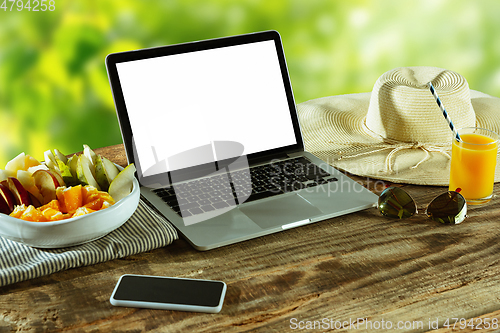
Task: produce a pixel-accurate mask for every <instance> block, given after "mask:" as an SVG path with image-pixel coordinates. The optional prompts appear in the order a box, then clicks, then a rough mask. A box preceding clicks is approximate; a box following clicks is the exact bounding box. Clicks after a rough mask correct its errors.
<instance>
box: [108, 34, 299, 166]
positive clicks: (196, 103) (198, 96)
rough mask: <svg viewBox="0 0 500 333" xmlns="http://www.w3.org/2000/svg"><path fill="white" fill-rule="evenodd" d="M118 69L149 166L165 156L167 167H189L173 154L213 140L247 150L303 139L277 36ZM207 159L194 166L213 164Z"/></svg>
mask: <svg viewBox="0 0 500 333" xmlns="http://www.w3.org/2000/svg"><path fill="white" fill-rule="evenodd" d="M117 71H118V76H119V79H120V84H121V87H122V90H123V96H124V100H125V105H126V107H127V113H128V116H129V119H130V124H131V129H132V134H133V138H134V142H135V147H136V151H137V158H138V160H139V163H140V165H141V169H142V170H148V169H149V168H151V167H152V166H154V165H155V163H157V162H158V161H162V160H163V161H167V170H164V171H173V170H175V169H179V168H184V167H190V166H192V165H188V163H187V162H186V163H185V165H179V164H176V165H175V166H172V165H170V166H169V165H168V158H169V157H171V156H173V155H176V154H178V153H181V152H184V151H187V150H189V149H192V148H196V147H200V146H204V145H207V144H211V143H213V142H214V141H235V142H238V143H240V144H242V145H243V148H244V152H243V154H245V155H248V154H252V153H256V152H262V151H266V150H270V149H274V148H280V147H285V146H289V145H294V144H296V143H297V142H296V138H295V133H294V129H293V125H292V120H291V116H290V110H289V107H288V101H287V97H286V93H285V88H284V83H283V78H282V75H281V70H280V65H279V62H278V56H277V54H276V48H275V45H274V42H273V41H263V42H256V43H250V44H244V45H237V46H230V47H223V48H217V49H210V50H203V51H196V52H191V53H183V54H177V55H169V56H162V57H157V58H151V59H143V60H135V61H129V62H123V63H118V64H117ZM215 155H217V153H216V152H215ZM215 157H216V159H217V156H215ZM230 157H236V156H225V158H230ZM205 159H206V157H201V156H200V158H198V159H197V160H196V161H195V162H193V161H191V162H189V164H202V163H209V162H213V156H212V159H211V160H210V159H208V160H205ZM149 175H152V174H144V176H149Z"/></svg>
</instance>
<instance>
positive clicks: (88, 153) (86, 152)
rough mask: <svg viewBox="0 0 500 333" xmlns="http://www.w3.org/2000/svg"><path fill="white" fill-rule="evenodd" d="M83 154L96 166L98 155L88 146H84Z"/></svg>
mask: <svg viewBox="0 0 500 333" xmlns="http://www.w3.org/2000/svg"><path fill="white" fill-rule="evenodd" d="M83 154H84V155H85V156H87V158H88V159H89V161H90V163H92V165H95V162H96V158H97V155H96V153H94V151H93V150H92V149H90V147H89V146H88V145H83Z"/></svg>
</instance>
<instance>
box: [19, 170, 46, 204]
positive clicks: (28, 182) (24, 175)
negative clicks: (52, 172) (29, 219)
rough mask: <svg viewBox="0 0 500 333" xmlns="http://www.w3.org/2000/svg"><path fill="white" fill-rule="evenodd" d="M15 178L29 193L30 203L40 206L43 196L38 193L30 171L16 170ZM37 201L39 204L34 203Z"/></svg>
mask: <svg viewBox="0 0 500 333" xmlns="http://www.w3.org/2000/svg"><path fill="white" fill-rule="evenodd" d="M16 178H17V180H19V182H20V183H21V185H23V187H24V188H25V189H26V191H28V193H29V194H30V198H31V204H32V205H33V206H35V207H38V206H40V204H41V203H42V201H43V197H42V195H41V194H40V190H39V189H38V187H36V185H35V179H34V178H33V176H32V175H31V173H30V172H29V171H24V170H18V171H17V176H16ZM33 199H36V200H33ZM37 202H39V204H36V203H37Z"/></svg>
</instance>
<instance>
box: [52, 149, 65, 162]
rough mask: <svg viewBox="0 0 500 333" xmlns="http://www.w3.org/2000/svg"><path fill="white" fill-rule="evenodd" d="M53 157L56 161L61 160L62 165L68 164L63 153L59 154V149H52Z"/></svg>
mask: <svg viewBox="0 0 500 333" xmlns="http://www.w3.org/2000/svg"><path fill="white" fill-rule="evenodd" d="M54 156H55V157H56V159H59V160H61V161H62V162H63V163H64V164H66V162H68V158H67V157H66V156H65V155H64V154H63V153H61V152H60V151H59V149H54Z"/></svg>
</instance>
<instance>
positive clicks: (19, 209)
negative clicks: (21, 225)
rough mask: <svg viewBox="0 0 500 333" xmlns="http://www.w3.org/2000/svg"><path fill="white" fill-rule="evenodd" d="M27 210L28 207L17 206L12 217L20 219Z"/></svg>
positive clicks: (11, 214)
mask: <svg viewBox="0 0 500 333" xmlns="http://www.w3.org/2000/svg"><path fill="white" fill-rule="evenodd" d="M26 208H28V207H26V206H25V205H20V206H16V208H14V210H13V211H12V213H10V216H12V217H17V218H20V217H21V215H23V213H24V211H25V210H26Z"/></svg>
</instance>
